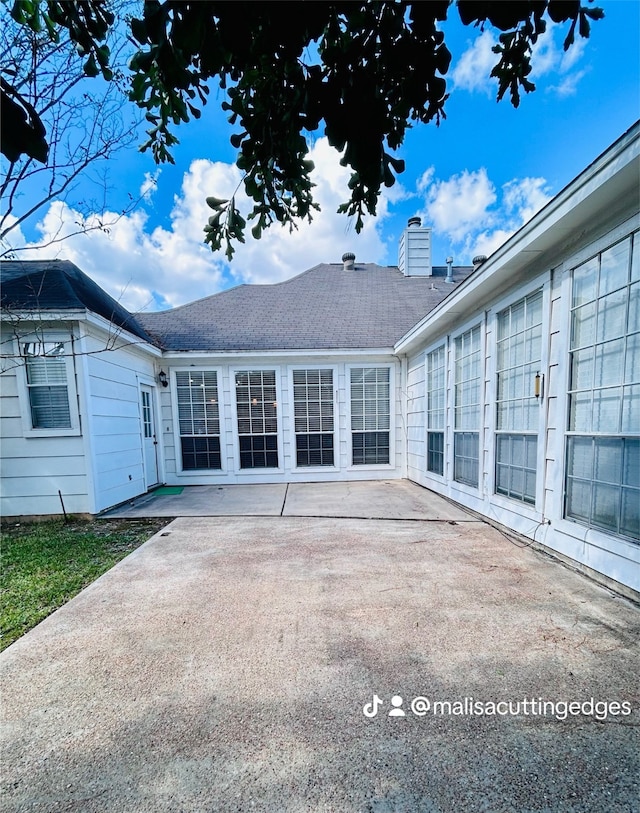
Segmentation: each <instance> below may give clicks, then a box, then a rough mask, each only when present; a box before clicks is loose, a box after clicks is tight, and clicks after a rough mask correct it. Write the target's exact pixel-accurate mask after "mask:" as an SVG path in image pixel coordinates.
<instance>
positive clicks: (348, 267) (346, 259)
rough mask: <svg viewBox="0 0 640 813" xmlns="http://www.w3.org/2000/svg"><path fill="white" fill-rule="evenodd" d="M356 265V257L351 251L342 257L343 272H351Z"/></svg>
mask: <svg viewBox="0 0 640 813" xmlns="http://www.w3.org/2000/svg"><path fill="white" fill-rule="evenodd" d="M355 263H356V255H355V254H354V253H353V252H352V251H347V252H346V253H345V254H343V255H342V267H343V268H344V270H345V271H353V269H354V268H355Z"/></svg>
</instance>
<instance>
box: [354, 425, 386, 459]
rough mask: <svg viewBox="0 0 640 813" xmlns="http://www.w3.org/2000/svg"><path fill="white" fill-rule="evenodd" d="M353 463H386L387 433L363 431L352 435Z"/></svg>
mask: <svg viewBox="0 0 640 813" xmlns="http://www.w3.org/2000/svg"><path fill="white" fill-rule="evenodd" d="M352 455H353V458H352V459H353V465H354V466H360V465H374V464H386V463H388V462H389V433H388V432H363V433H359V434H353V435H352Z"/></svg>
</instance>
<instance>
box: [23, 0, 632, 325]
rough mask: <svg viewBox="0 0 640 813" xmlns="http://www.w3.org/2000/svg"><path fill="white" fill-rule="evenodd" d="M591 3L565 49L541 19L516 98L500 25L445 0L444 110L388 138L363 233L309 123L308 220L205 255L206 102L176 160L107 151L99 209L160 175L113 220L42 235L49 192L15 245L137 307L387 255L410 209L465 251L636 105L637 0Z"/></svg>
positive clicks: (220, 130) (517, 215) (211, 155)
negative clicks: (377, 197)
mask: <svg viewBox="0 0 640 813" xmlns="http://www.w3.org/2000/svg"><path fill="white" fill-rule="evenodd" d="M597 5H600V6H601V7H602V8H603V9H604V11H605V15H606V16H605V19H604V20H602V21H600V22H597V23H594V24H593V27H592V34H591V37H590V39H589V40H586V41H582V40H579V39H578V40H577V42H576V45H575V46H573V48H572V49H571V50H570V51H569V52H568V53H567V54H564V53H563V51H562V42H563V39H564V31H565V27H563V26H554V27H552V28H551V29H550V30H549V31H548V32H547V34H546V35H545V36H544V37H543V38H542V39H541V41H540V43H539V47H538V50H537V53H536V56H535V59H534V63H533V64H534V74H533V76H532V78H533V80H534V81H535V83H536V85H537V90H536V91H535V92H534V93H532V94H529V95H527V96H525V97H523V98H522V101H521V104H520V107H519V108H518V109H517V110H514V109H513V108H512V107H511V105H510V103H509V102H508V101H507V100H504V101H502V102H500V103H499V104H498V103H496V101H495V97H496V86H495V80H491V79H490V78H489V72H490V67H491V65H492V64H493V62H492V61H491V60H493V61H495V55H493V54H492V53H491V45H492V44H493V40H494V39H495V36H496V35H495V33H492V32H491V31H489V30H487V31H485V32H484V33H481V32H480V31H479V30H478V29H474V28H465V27H463V26H462V25H461V24H459V23H457V21H456V16H457V13H456V12H455V10H454V9H452V10H451V12H450V16H451V18H452V19H451V21H450V22H448V23H447V24H446V27H445V33H446V37H447V43H448V45H449V48H450V50H451V51H452V53H453V62H452V66H451V70H450V73H449V78H448V85H449V91H450V92H451V98H450V99H449V101H448V103H447V107H446V112H447V119H446V120H445V121H443V122H442V124H441V125H440V127H436V126H435V125H433V124H430V125H418V126H416V127H415V128H414V129H413V130H412V131H411V132H410V133H409V136H408V138H407V139H406V143H405V144H404V145H403V147H402V149H401V150H400V151H399V155H400V157H402V158H404V159H405V161H406V166H407V169H406V171H405V173H403V174H402V175H401V176H400V179H399V182H398V183H397V184H396V185H395V186H394V187H393V188H391V189H390V190H385V193H384V195H383V197H382V199H381V201H380V205H379V214H378V216H377V217H376V218H369V219H368V220H367V222H366V226H365V229H364V231H363V232H362V233H361V234H360V235H356V233H355V230H354V228H353V224H352V223H351V222H350V221H349V220H348V219H347V218H345V217H344V216H343V215H337V214H336V213H335V210H336V208H337V206H338V205H339V204H340V203H341V202H342V201H343V200H345V199H346V182H347V179H348V173H347V171H346V170H344V169H343V168H341V167H340V166H339V163H338V161H339V156H338V154H337V153H335V152H334V151H333V150H331V149H330V148H329V147H328V145H327V143H326V140H325V139H323V138H322V135H321V133H319V132H318V133H317V134H315V136H314V137H315V141H312V140H311V139H310V146H311V153H312V158H313V160H314V161H315V164H316V178H315V180H316V183H317V189H316V196H317V199H318V201H319V202H320V203H321V205H322V212H321V213H318V214H317V215H315V217H314V222H313V223H312V224H311V225H302V226H301V227H300V229H299V230H298V231H296V232H294V233H292V234H290V233H289V231H288V229H281V228H279V227H278V228H272V229H270V230H269V231H268V232H266V233H265V234H264V236H263V238H262V239H261V240H260V241H254V240H253V239H252V238H251V237H250V235H249V237H248V239H247V244H246V245H244V246H239V247H238V250H237V252H236V255H235V257H234V259H233V261H232V263H228V262H227V261H226V259H225V258H224V256H223V255H222V254H212V253H211V251H210V250H209V249H208V248H207V247H206V246H205V245H204V244H203V242H202V237H203V232H202V227H203V225H204V223H205V222H206V218H207V217H208V215H209V214H210V210H208V209H207V207H206V204H205V202H204V198H205V197H206V196H207V195H216V196H219V197H227V196H228V195H230V194H231V192H232V190H233V189H234V188H235V186H236V185H237V181H238V178H239V175H238V172H237V170H236V169H235V167H234V165H233V160H234V151H233V149H232V148H231V146H230V145H229V143H228V136H229V135H230V132H231V130H230V128H229V126H228V125H227V123H226V120H225V118H224V114H223V113H222V112H221V111H220V110H219V107H218V106H217V105H216V104H215V102H212V103H211V104H210V105H209V106H208V107H207V108H205V112H204V115H203V117H202V119H201V120H200V121H194V122H191V123H190V124H186V125H181V127H180V128H178V130H177V135H178V137H179V138H180V140H181V143H180V145H179V146H178V147H177V148H176V149H175V151H174V156H175V159H176V164H175V166H170V165H163V166H162V167H156V165H155V164H154V163H153V159H152V158H151V155H150V154H149V153H144V154H140V153H139V152H137V151H136V150H135V149H130V150H128V151H127V152H126V153H121V154H120V155H119V156H118V158H117V159H116V160H113V161H111V162H110V165H109V166H108V172H109V177H110V181H111V189H110V193H109V198H108V200H107V206H108V209H109V210H111V211H113V212H117V211H119V209H120V208H121V207H122V205H123V201H124V198H125V197H126V195H127V194H128V193H131V194H133V195H134V196H137V194H138V193H139V190H140V189H142V188H146V187H145V184H146V181H147V180H148V178H149V177H151V176H154V177H155V188H152V189H151V190H150V191H149V193H148V194H147V196H146V198H145V199H144V201H143V202H142V203H141V205H139V206H138V208H137V209H136V210H135V211H134V212H133V213H131V214H129V215H127V216H125V217H121V218H120V219H119V220H118V222H117V223H115V224H114V225H113V226H112V227H111V228H110V230H109V233H108V234H104V233H101V232H97V231H95V232H92V233H91V234H89V235H83V236H78V237H71V238H69V239H67V240H65V241H63V242H61V243H57V244H56V245H55V246H49V247H47V246H46V243H47V242H48V235H50V234H52V233H53V232H54V231H57V230H59V229H60V223H61V218H62V228H63V231H64V230H65V229H68V230H69V231H70V230H71V229H72V224H73V222H74V220H76V219H77V215H76V214H75V213H74V211H73V208H72V207H70V206H69V205H63V204H62V203H61V202H53V203H52V204H50V205H49V206H48V207H47V208H46V209H45V210H42V211H41V212H40V213H39V215H38V217H36V218H34V219H32V221H30V222H29V223H28V224H27V225H25V226H24V228H23V229H22V232H21V233H20V234H18V235H17V236H14V240H15V245H17V246H19V245H31V246H42V248H38V249H36V250H31V251H28V252H25V253H24V254H22V255H21V256H23V257H24V258H25V259H27V258H28V259H34V258H36V257H38V256H39V257H58V258H66V259H70V260H72V261H74V262H76V263H77V264H78V265H79V266H80V267H81V268H82V269H83V270H84V271H85V272H86V273H88V274H89V275H90V276H92V277H93V278H94V279H95V280H96V281H97V282H98V283H99V284H100V285H102V286H103V287H104V288H105V289H106V290H108V291H109V292H110V293H111V294H112V295H113V296H114V297H116V298H117V299H119V300H120V301H122V303H123V304H124V305H125V306H127V307H129V308H130V309H132V310H141V309H145V310H155V309H158V308H163V307H170V306H175V305H180V304H183V303H185V302H188V301H191V300H193V299H196V298H199V297H202V296H207V295H209V294H213V293H216V292H218V291H220V290H223V289H225V288H228V287H231V286H233V285H237V284H239V283H243V282H249V283H272V282H279V281H282V280H284V279H287V278H289V277H292V276H295V275H296V274H299V273H301V272H302V271H304V270H306V269H307V268H310V267H312V266H314V265H316V264H317V263H319V262H339V261H340V258H341V256H342V254H343V253H344V252H345V251H354V252H355V254H356V258H357V262H377V263H381V264H391V265H393V264H396V263H397V245H398V240H399V237H400V234H401V232H402V229H403V228H404V227H405V225H406V222H407V219H408V218H409V217H411V216H413V215H415V214H418V215H420V216H421V217H422V219H423V223H424V225H429V226H431V227H432V229H433V261H434V263H435V264H444V262H445V258H446V257H447V256H448V255H451V256H453V257H454V261H455V262H456V263H459V264H466V263H469V262H470V260H471V258H472V257H473V256H474V255H475V254H479V253H483V254H490V253H491V252H492V251H493V250H495V249H496V248H498V246H499V245H501V244H502V242H504V240H505V239H507V238H508V237H509V235H510V234H511V233H513V231H514V230H516V229H517V228H519V227H520V226H521V225H522V224H523V223H524V222H526V221H527V220H528V219H529V218H530V217H531V216H532V215H533V214H534V213H535V212H536V211H537V210H539V209H540V208H541V207H542V206H543V205H544V204H545V203H546V202H547V201H548V200H549V199H550V198H551V197H552V196H553V195H555V194H556V193H557V192H559V191H560V190H561V189H562V188H563V187H564V186H566V185H567V184H568V183H569V182H570V181H571V180H572V179H573V178H574V177H575V176H576V175H578V174H579V173H580V171H581V170H583V169H584V168H585V167H586V166H588V164H589V163H591V162H592V161H593V160H594V159H595V158H596V157H597V156H598V155H599V154H600V153H601V152H603V150H605V149H606V148H607V147H608V146H609V145H610V144H611V143H612V142H613V141H615V140H616V139H617V138H618V137H619V136H620V135H622V133H623V132H625V130H627V129H628V128H629V126H631V124H633V122H634V121H636V120H637V119H638V118H640V76H639V74H640V54H639V44H640V2H638V1H637V0H602V2H599V3H597ZM492 38H493V39H492ZM215 95H216V94H215V92H212V97H214V98H215ZM25 202H26V201H25Z"/></svg>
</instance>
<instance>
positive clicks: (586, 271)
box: [571, 257, 598, 308]
mask: <svg viewBox="0 0 640 813" xmlns="http://www.w3.org/2000/svg"><path fill="white" fill-rule="evenodd" d="M597 284H598V258H597V257H595V258H594V259H592V260H589V262H586V263H584V264H583V265H581V266H579V267H578V268H576V269H575V271H574V272H573V301H572V304H571V307H573V308H575V307H577V306H578V305H584V304H585V302H591V300H592V299H595V298H596V288H597Z"/></svg>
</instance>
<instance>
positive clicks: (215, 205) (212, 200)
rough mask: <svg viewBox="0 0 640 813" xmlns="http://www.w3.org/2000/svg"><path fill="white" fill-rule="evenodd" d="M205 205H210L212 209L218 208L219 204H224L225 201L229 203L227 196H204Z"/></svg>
mask: <svg viewBox="0 0 640 813" xmlns="http://www.w3.org/2000/svg"><path fill="white" fill-rule="evenodd" d="M206 201H207V206H210V207H211V208H212V209H219V208H220V207H221V206H224V204H225V203H229V199H228V198H214V197H208V198H206Z"/></svg>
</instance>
